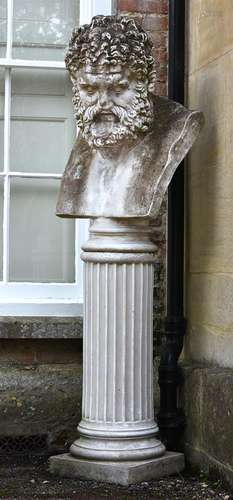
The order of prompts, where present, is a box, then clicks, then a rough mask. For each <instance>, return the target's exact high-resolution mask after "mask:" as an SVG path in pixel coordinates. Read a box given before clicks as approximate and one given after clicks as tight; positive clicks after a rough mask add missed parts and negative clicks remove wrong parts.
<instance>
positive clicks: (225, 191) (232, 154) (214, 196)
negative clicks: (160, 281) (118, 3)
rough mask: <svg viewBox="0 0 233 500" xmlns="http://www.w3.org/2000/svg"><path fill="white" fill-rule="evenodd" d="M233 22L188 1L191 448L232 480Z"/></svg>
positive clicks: (226, 10)
mask: <svg viewBox="0 0 233 500" xmlns="http://www.w3.org/2000/svg"><path fill="white" fill-rule="evenodd" d="M232 25H233V11H232V2H231V1H230V0H221V2H219V1H218V0H212V1H211V2H209V1H208V0H197V1H195V2H193V1H192V0H189V1H187V37H186V38H187V42H186V55H187V63H186V89H187V100H186V102H187V105H188V106H189V107H190V108H194V109H199V110H202V111H204V114H205V119H206V125H205V128H204V131H203V132H202V134H201V136H200V139H199V140H198V142H197V143H196V145H195V147H194V148H193V150H192V153H191V154H190V156H189V162H188V170H187V172H188V173H187V210H186V212H187V273H186V276H187V317H188V333H187V336H186V343H185V359H186V361H187V362H188V363H189V364H190V365H191V367H192V370H193V369H194V367H195V370H194V371H192V374H191V375H189V376H188V378H187V380H186V406H187V419H189V426H188V429H187V433H186V444H187V446H188V447H189V449H190V450H193V452H194V451H195V453H196V452H197V450H199V451H200V456H201V455H202V456H204V455H205V454H206V455H207V456H208V457H210V458H209V460H210V461H211V460H212V461H213V462H214V461H217V462H218V463H219V464H220V465H219V467H223V468H224V467H225V468H226V467H227V468H228V469H230V470H231V474H232V478H233V462H232V459H230V457H229V453H228V451H227V449H228V447H227V443H229V442H232V413H233V399H232V392H233V389H232V368H233V356H232V354H233V306H232V298H233V252H232V248H233V224H232V215H233V168H232V158H233V149H232V130H233V120H232V106H233V104H232V103H233V99H232V76H233V31H232ZM200 364H201V366H200V367H199V365H200ZM196 365H197V366H196ZM214 367H217V368H216V370H217V371H216V372H215V371H213V370H214V369H215V368H214ZM193 395H195V397H193ZM191 399H192V401H191ZM194 399H195V401H196V402H194ZM197 407H198V408H199V410H197ZM198 415H199V416H200V415H201V417H200V418H201V425H199V424H198V425H197V422H199V420H198V419H199V416H198ZM196 419H197V420H196ZM230 422H231V425H230ZM191 428H192V431H191ZM213 430H214V432H213ZM232 480H233V479H232Z"/></svg>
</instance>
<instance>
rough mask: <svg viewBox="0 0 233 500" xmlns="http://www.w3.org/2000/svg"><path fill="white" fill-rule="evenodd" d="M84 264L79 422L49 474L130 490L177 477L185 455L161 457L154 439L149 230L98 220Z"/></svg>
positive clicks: (138, 223)
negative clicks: (119, 485)
mask: <svg viewBox="0 0 233 500" xmlns="http://www.w3.org/2000/svg"><path fill="white" fill-rule="evenodd" d="M82 259H83V261H84V262H85V266H84V283H85V285H84V293H85V296H84V346H83V408H82V421H81V422H80V424H79V426H78V431H79V438H78V439H77V440H76V441H75V442H74V443H73V444H72V446H71V448H70V456H60V457H52V458H51V459H50V461H51V462H50V463H51V469H52V472H58V473H60V474H61V475H71V476H72V477H73V476H77V477H85V478H87V479H90V478H92V479H99V480H106V481H109V482H118V483H122V484H129V483H131V482H136V481H140V480H145V479H150V478H153V477H156V476H158V475H164V474H165V473H174V472H176V471H180V470H181V469H182V468H183V455H181V454H172V456H171V454H167V453H166V454H165V447H164V445H163V444H162V443H161V441H159V440H158V439H157V438H156V434H157V432H158V426H157V423H156V422H155V420H154V403H153V338H152V337H153V279H154V271H153V266H154V262H155V260H156V246H155V245H154V244H153V243H152V241H151V239H150V229H149V223H148V222H147V221H145V220H138V219H137V220H136V219H130V220H116V219H101V218H99V219H95V220H94V221H93V223H92V225H91V227H90V239H89V240H88V242H87V243H86V244H85V245H84V247H83V254H82ZM61 464H63V466H61ZM168 465H169V472H168V470H167V469H168ZM161 467H162V469H161ZM61 469H62V471H63V472H62V473H61Z"/></svg>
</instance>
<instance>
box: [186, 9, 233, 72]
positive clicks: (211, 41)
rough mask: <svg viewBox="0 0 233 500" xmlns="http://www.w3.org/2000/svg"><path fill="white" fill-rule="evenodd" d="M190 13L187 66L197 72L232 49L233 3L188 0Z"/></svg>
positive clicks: (188, 19)
mask: <svg viewBox="0 0 233 500" xmlns="http://www.w3.org/2000/svg"><path fill="white" fill-rule="evenodd" d="M187 12H188V15H187V25H188V33H189V38H188V40H189V45H188V46H189V49H188V54H189V56H188V57H189V63H188V65H187V67H188V71H189V72H194V71H196V70H197V69H198V68H200V67H201V66H204V65H206V64H208V63H209V62H210V61H212V60H214V59H216V58H217V57H219V56H221V55H223V54H224V53H226V52H229V50H230V49H231V47H232V44H233V33H232V29H231V26H232V23H233V13H232V3H231V0H221V2H219V0H211V1H210V0H195V1H194V2H193V1H192V0H188V2H187ZM220 33H221V36H218V34H220Z"/></svg>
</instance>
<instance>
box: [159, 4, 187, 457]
mask: <svg viewBox="0 0 233 500" xmlns="http://www.w3.org/2000/svg"><path fill="white" fill-rule="evenodd" d="M184 37H185V0H169V70H168V97H169V98H170V99H173V100H175V101H177V102H180V103H181V104H183V103H184ZM167 240H168V243H167V313H166V314H167V315H166V319H165V339H164V345H163V348H162V355H161V361H160V366H159V386H160V409H159V413H158V424H159V429H160V435H161V439H162V440H163V442H164V443H165V445H166V447H167V449H168V450H176V449H177V447H178V445H179V440H180V437H181V433H182V430H183V428H184V414H183V412H182V411H181V410H180V409H179V408H178V407H177V395H178V387H179V385H180V383H181V373H180V369H179V366H178V358H179V356H180V353H181V351H182V347H183V336H184V334H185V318H184V316H183V279H184V271H183V270H184V168H183V164H181V165H180V166H179V167H178V169H177V171H176V173H175V175H174V177H173V179H172V183H171V184H170V187H169V189H168V233H167Z"/></svg>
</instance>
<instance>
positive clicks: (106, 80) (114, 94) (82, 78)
mask: <svg viewBox="0 0 233 500" xmlns="http://www.w3.org/2000/svg"><path fill="white" fill-rule="evenodd" d="M74 87H75V98H74V104H75V107H76V112H77V113H76V117H77V123H78V126H79V127H80V128H81V130H82V132H83V135H84V137H85V139H86V140H87V141H88V143H89V144H90V145H91V146H94V147H97V148H98V147H99V148H101V147H111V146H113V145H116V144H119V146H121V145H122V141H123V140H124V139H126V138H131V139H133V138H137V136H138V133H139V131H141V132H143V131H145V129H148V123H149V122H150V123H151V121H150V118H151V103H150V102H149V100H148V96H147V88H146V84H145V83H142V82H138V81H137V80H136V79H135V77H134V75H133V74H132V72H130V71H129V70H127V69H124V68H121V67H120V66H114V67H106V66H105V65H102V66H99V67H98V68H97V69H96V68H95V70H94V68H93V67H88V66H86V67H85V68H83V69H81V70H79V72H78V75H77V79H76V80H75V81H74ZM142 96H143V97H142ZM145 108H146V110H145ZM149 110H150V113H148V111H149Z"/></svg>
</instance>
